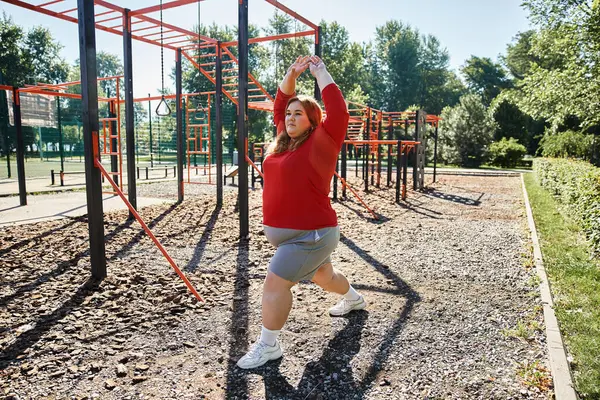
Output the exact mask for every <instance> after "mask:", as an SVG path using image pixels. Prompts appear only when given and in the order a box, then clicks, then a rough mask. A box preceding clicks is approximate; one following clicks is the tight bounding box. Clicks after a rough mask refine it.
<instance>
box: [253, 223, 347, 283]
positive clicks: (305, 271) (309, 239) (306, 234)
mask: <svg viewBox="0 0 600 400" xmlns="http://www.w3.org/2000/svg"><path fill="white" fill-rule="evenodd" d="M265 236H266V237H267V240H268V241H269V243H271V244H272V245H273V246H275V247H277V250H276V251H275V255H274V256H273V258H271V262H270V263H269V271H271V272H273V273H274V274H275V275H277V276H279V277H280V278H283V279H286V280H288V281H291V282H299V281H303V280H310V279H312V277H313V276H314V275H315V273H316V272H317V270H318V269H319V267H320V266H321V265H323V264H327V263H330V262H331V257H330V256H331V253H333V250H335V248H336V247H337V244H338V242H339V240H340V228H339V227H338V226H336V227H331V228H322V229H317V230H313V231H302V230H297V229H285V228H273V227H270V226H266V225H265Z"/></svg>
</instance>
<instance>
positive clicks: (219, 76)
mask: <svg viewBox="0 0 600 400" xmlns="http://www.w3.org/2000/svg"><path fill="white" fill-rule="evenodd" d="M216 53H217V59H216V68H215V69H216V73H215V81H216V82H215V87H216V92H215V125H216V127H215V129H216V132H215V134H216V140H217V143H216V149H215V151H216V152H217V160H216V161H217V207H221V206H222V205H223V73H222V69H223V63H222V58H221V57H222V55H221V42H220V41H219V42H217V52H216Z"/></svg>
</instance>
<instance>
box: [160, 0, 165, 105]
mask: <svg viewBox="0 0 600 400" xmlns="http://www.w3.org/2000/svg"><path fill="white" fill-rule="evenodd" d="M163 53H164V45H163V0H160V75H161V79H162V93H161V94H162V95H163V96H164V95H165V61H164V54H163Z"/></svg>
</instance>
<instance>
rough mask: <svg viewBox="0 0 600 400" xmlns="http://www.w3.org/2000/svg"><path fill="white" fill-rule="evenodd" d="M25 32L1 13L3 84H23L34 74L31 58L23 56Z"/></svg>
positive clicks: (1, 72) (0, 48) (0, 32)
mask: <svg viewBox="0 0 600 400" xmlns="http://www.w3.org/2000/svg"><path fill="white" fill-rule="evenodd" d="M24 37H25V32H23V29H22V28H21V27H20V26H17V25H15V23H14V22H13V20H12V18H10V17H9V16H7V15H6V13H3V14H2V19H0V75H1V76H2V78H3V79H2V80H3V82H2V83H3V84H6V85H13V86H23V85H24V84H25V83H30V82H31V78H32V76H33V74H34V70H33V65H32V64H31V59H29V58H26V57H25V51H24V43H23V40H24Z"/></svg>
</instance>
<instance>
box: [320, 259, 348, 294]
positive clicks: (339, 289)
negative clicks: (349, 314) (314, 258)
mask: <svg viewBox="0 0 600 400" xmlns="http://www.w3.org/2000/svg"><path fill="white" fill-rule="evenodd" d="M312 281H313V282H314V283H316V284H317V285H319V286H321V287H322V288H323V289H324V290H326V291H328V292H333V293H338V294H346V293H347V292H348V290H349V289H350V283H349V282H348V279H346V277H345V276H344V274H342V273H341V272H340V271H338V270H337V269H335V268H333V265H331V263H327V264H323V265H321V267H319V269H318V270H317V272H316V273H315V276H313V278H312Z"/></svg>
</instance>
